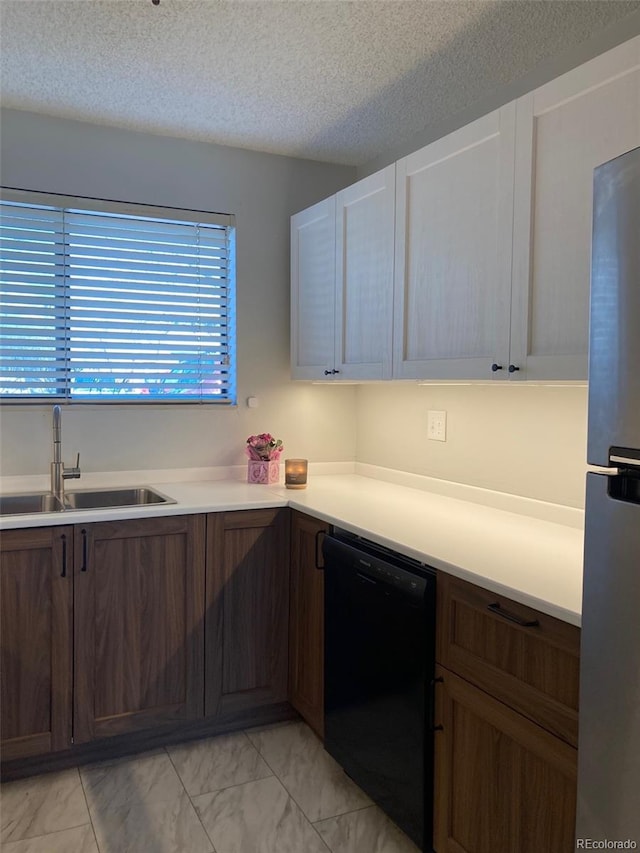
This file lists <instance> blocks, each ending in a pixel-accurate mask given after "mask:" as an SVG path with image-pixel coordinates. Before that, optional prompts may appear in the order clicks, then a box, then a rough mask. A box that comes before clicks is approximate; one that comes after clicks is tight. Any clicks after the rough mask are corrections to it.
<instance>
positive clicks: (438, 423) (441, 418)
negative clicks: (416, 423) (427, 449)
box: [427, 411, 447, 441]
mask: <svg viewBox="0 0 640 853" xmlns="http://www.w3.org/2000/svg"><path fill="white" fill-rule="evenodd" d="M427 438H429V439H431V441H446V440H447V413H446V412H435V411H431V412H427Z"/></svg>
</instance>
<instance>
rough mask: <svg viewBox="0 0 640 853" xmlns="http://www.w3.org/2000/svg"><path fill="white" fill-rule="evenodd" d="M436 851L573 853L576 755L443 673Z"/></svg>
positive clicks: (438, 710) (439, 686)
mask: <svg viewBox="0 0 640 853" xmlns="http://www.w3.org/2000/svg"><path fill="white" fill-rule="evenodd" d="M437 675H438V676H440V677H441V678H442V679H443V683H442V684H440V683H437V684H436V722H437V723H439V724H441V725H442V730H441V731H436V733H435V738H436V768H435V790H436V796H435V804H434V808H435V814H434V822H435V831H434V848H435V850H436V851H437V853H541V851H544V853H571V851H573V850H574V830H575V810H576V761H577V756H576V753H577V751H576V750H575V749H574V748H573V747H571V746H569V745H568V744H566V743H565V742H564V741H561V740H560V739H558V738H556V737H555V736H554V735H551V734H549V733H548V732H546V731H545V730H544V729H541V728H540V727H539V726H537V725H536V724H535V723H532V722H531V721H530V720H527V719H526V718H525V717H522V716H521V715H520V714H518V713H516V712H515V711H513V710H512V709H511V708H508V707H507V706H506V705H504V704H502V703H501V702H498V701H497V700H496V699H493V698H492V697H491V696H489V695H488V694H487V693H484V692H483V691H482V690H479V689H478V688H476V687H474V686H473V685H471V684H469V683H468V682H466V681H464V680H463V679H461V678H459V677H457V676H456V675H454V674H453V673H451V672H449V671H448V670H446V669H443V668H441V667H439V668H438V671H437Z"/></svg>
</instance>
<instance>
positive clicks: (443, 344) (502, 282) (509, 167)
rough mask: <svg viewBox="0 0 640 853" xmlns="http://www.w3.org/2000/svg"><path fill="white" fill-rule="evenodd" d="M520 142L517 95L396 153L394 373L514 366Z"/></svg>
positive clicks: (467, 374)
mask: <svg viewBox="0 0 640 853" xmlns="http://www.w3.org/2000/svg"><path fill="white" fill-rule="evenodd" d="M514 146H515V104H513V103H512V104H509V105H507V106H506V107H503V108H502V109H500V110H497V111H496V112H493V113H491V114H489V115H487V116H484V117H483V118H481V119H479V120H478V121H475V122H473V123H472V124H469V125H467V126H465V127H463V128H461V129H460V130H457V131H455V132H454V133H452V134H450V135H449V136H446V137H444V138H443V139H439V140H438V141H437V142H434V143H432V144H431V145H428V146H427V147H426V148H423V149H421V150H420V151H417V152H416V153H414V154H411V155H409V156H408V157H405V158H404V159H402V160H400V161H399V162H398V163H397V171H396V251H395V293H394V312H395V313H394V318H395V319H394V363H393V375H394V377H395V378H398V379H489V378H492V377H493V378H496V379H499V378H504V377H505V376H506V374H507V368H508V365H509V327H510V304H511V245H512V224H513V180H514V156H515V155H514ZM492 365H495V367H496V368H499V369H496V370H492Z"/></svg>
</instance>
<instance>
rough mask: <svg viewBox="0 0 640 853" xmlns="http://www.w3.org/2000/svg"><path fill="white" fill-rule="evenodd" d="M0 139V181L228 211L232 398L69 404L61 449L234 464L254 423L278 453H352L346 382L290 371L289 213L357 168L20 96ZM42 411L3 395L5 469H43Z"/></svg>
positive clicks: (105, 466)
mask: <svg viewBox="0 0 640 853" xmlns="http://www.w3.org/2000/svg"><path fill="white" fill-rule="evenodd" d="M0 146H1V148H0V155H1V160H0V177H1V180H2V184H3V185H4V186H9V187H16V188H21V189H30V190H40V191H48V192H53V193H63V194H64V193H68V194H70V195H79V196H93V197H98V198H107V199H116V200H124V201H130V202H142V203H147V204H152V205H153V204H157V205H169V206H175V207H183V208H194V209H199V210H214V211H219V212H225V213H234V214H235V215H236V225H237V234H236V236H237V287H238V301H237V306H238V311H237V313H238V402H239V405H238V407H237V408H235V409H232V410H229V409H221V408H219V407H214V406H189V407H188V408H183V407H176V406H173V407H172V406H164V407H161V406H153V407H147V406H144V407H143V406H133V405H123V406H103V407H99V406H67V407H65V410H64V412H63V441H64V447H63V451H64V457H65V460H66V461H67V462H68V463H71V461H72V460H73V458H75V453H76V452H77V451H80V452H81V454H82V460H81V464H82V468H83V470H85V471H105V470H127V469H149V468H181V467H196V466H209V465H232V464H239V463H242V462H243V460H244V456H243V447H244V441H245V439H246V437H247V436H248V435H250V434H251V433H254V432H262V431H269V432H271V433H273V434H275V435H277V436H278V437H280V438H282V439H283V441H284V443H285V450H286V454H285V455H291V456H303V457H307V458H309V459H311V460H313V461H345V460H352V459H354V458H355V393H356V392H355V389H354V388H353V387H326V386H310V385H303V386H301V385H297V384H294V383H292V382H291V381H290V380H289V217H290V216H291V214H292V213H294V212H296V211H298V210H301V209H303V208H305V207H307V206H309V205H310V204H313V203H314V202H316V201H319V200H320V199H322V198H325V197H326V196H329V195H331V194H332V193H334V192H336V191H337V190H338V189H340V188H342V187H343V186H346V185H347V184H349V183H352V182H353V181H354V179H355V170H354V169H352V168H348V167H341V166H332V165H328V164H323V163H315V162H312V161H308V160H296V159H293V158H287V157H279V156H274V155H269V154H260V153H255V152H251V151H245V150H241V149H234V148H228V147H223V146H215V145H208V144H206V143H198V142H190V141H187V140H180V139H172V138H169V137H161V136H152V135H149V134H145V133H135V132H131V131H126V130H119V129H115V128H110V127H102V126H97V125H91V124H86V123H83V122H76V121H68V120H65V119H56V118H52V117H48V116H41V115H36V114H34V113H28V112H22V111H17V110H3V111H2V125H1V134H0ZM250 395H256V396H258V397H259V399H260V408H258V409H248V408H247V407H246V405H245V401H246V398H247V397H248V396H250ZM50 425H51V415H50V407H48V406H47V407H42V406H19V407H13V406H4V407H3V408H2V412H1V415H0V426H1V445H0V447H1V451H2V452H1V467H0V473H1V474H4V475H9V474H12V475H13V474H43V473H46V472H47V471H48V464H49V461H50V458H51V426H50Z"/></svg>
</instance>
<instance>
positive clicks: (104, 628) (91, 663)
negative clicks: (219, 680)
mask: <svg viewBox="0 0 640 853" xmlns="http://www.w3.org/2000/svg"><path fill="white" fill-rule="evenodd" d="M74 532H75V543H74V545H75V549H74V550H75V607H74V614H75V640H74V647H75V694H74V741H75V742H76V743H82V742H85V741H90V740H93V739H95V738H102V737H107V736H109V735H116V734H124V733H126V732H134V731H139V730H141V729H149V728H153V727H155V726H160V725H163V724H165V723H171V722H174V721H180V720H189V719H195V718H198V717H202V716H203V712H204V683H203V675H204V555H205V548H204V546H205V517H204V516H203V515H191V516H188V515H183V516H170V517H166V518H154V519H140V520H128V521H111V522H104V523H101V522H99V523H95V524H87V525H85V526H82V525H76V527H75V531H74Z"/></svg>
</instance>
